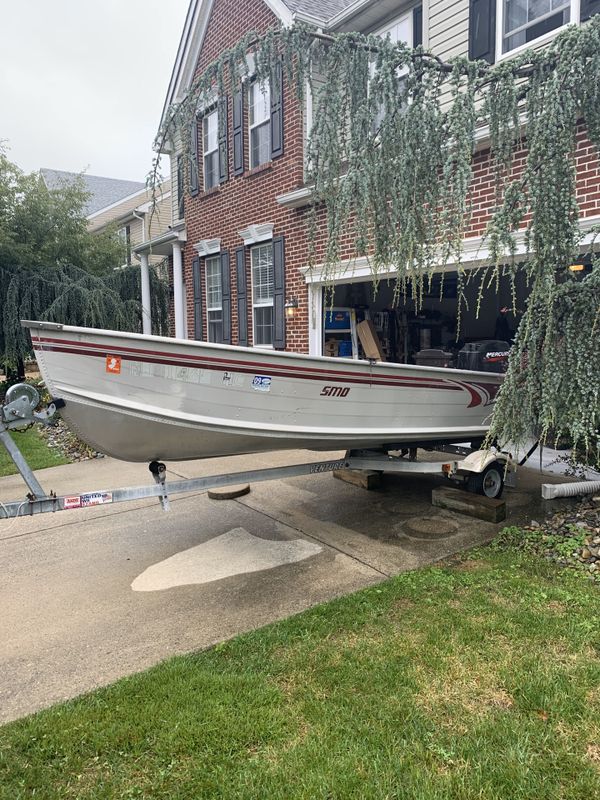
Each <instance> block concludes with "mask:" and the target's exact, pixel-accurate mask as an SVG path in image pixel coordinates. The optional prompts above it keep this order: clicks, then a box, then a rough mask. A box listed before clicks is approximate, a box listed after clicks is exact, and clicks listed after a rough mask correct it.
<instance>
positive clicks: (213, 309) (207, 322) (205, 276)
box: [204, 240, 223, 344]
mask: <svg viewBox="0 0 600 800" xmlns="http://www.w3.org/2000/svg"><path fill="white" fill-rule="evenodd" d="M219 241H220V240H219ZM210 259H214V260H215V261H216V260H217V259H218V275H219V283H220V284H221V305H220V306H213V307H212V308H211V307H209V305H208V269H207V266H208V261H209V260H210ZM220 269H221V260H220V258H219V256H218V255H215V254H214V253H213V254H211V255H209V256H207V258H206V260H205V262H204V283H205V287H206V291H205V296H206V299H205V302H204V306H205V309H206V339H207V341H209V342H211V343H212V344H219V342H213V341H212V339H211V338H210V312H211V311H220V312H221V325H222V324H223V283H222V279H221V274H220Z"/></svg>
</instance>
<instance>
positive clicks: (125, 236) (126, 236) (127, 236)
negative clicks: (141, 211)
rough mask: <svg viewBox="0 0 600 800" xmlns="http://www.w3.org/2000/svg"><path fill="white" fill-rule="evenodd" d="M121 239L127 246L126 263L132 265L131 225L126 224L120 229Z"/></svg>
mask: <svg viewBox="0 0 600 800" xmlns="http://www.w3.org/2000/svg"><path fill="white" fill-rule="evenodd" d="M118 236H119V239H120V240H121V243H122V244H123V245H124V247H125V253H126V256H125V263H126V265H127V266H128V267H130V266H131V226H130V225H125V226H124V227H123V228H119V231H118Z"/></svg>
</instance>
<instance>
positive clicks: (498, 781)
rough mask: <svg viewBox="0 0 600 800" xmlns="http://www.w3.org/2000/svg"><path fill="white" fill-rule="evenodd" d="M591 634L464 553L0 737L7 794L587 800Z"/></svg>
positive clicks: (504, 572) (574, 612) (537, 584)
mask: <svg viewBox="0 0 600 800" xmlns="http://www.w3.org/2000/svg"><path fill="white" fill-rule="evenodd" d="M599 620H600V592H599V591H598V588H597V587H595V586H594V585H592V584H591V583H590V582H589V581H587V580H586V579H585V578H582V577H580V576H577V575H573V574H570V573H568V572H567V571H565V570H563V571H562V572H561V571H560V570H559V569H558V568H556V567H554V566H552V565H550V564H548V563H546V562H545V561H543V560H541V559H539V558H536V557H532V556H529V555H525V554H521V553H518V552H516V551H511V550H509V551H506V552H502V551H496V550H494V549H491V548H486V549H482V550H478V551H472V552H471V553H469V554H467V555H466V556H465V559H464V560H462V561H461V560H456V561H455V562H452V563H450V564H446V565H442V566H437V567H433V568H429V569H426V570H423V571H418V572H412V573H406V574H404V575H401V576H400V577H398V578H394V579H392V580H390V581H387V582H386V583H383V584H380V585H378V586H377V587H373V588H370V589H368V590H366V591H362V592H359V593H357V594H354V595H352V596H350V597H345V598H342V599H339V600H336V601H334V602H332V603H328V604H326V605H322V606H319V607H316V608H314V609H312V610H310V611H308V612H305V613H302V614H300V615H298V616H296V617H294V618H292V619H289V620H286V621H284V622H281V623H278V624H275V625H270V626H268V627H266V628H263V629H261V630H258V631H255V632H253V633H250V634H247V635H244V636H240V637H237V638H236V639H233V640H231V641H229V642H227V643H225V644H222V645H219V646H217V647H215V648H213V649H212V650H209V651H206V652H202V653H198V654H196V655H193V656H188V657H179V658H175V659H173V660H170V661H168V662H165V663H164V664H162V665H160V666H158V667H156V668H153V669H151V670H149V671H148V672H145V673H143V674H141V675H137V676H134V677H132V678H128V679H125V680H122V681H120V682H118V683H117V684H115V685H113V686H111V687H109V688H106V689H102V690H100V691H98V692H95V693H93V694H90V695H87V696H85V697H82V698H80V699H78V700H75V701H72V702H70V703H67V704H63V705H60V706H56V707H54V708H52V709H50V710H48V711H45V712H42V713H40V714H37V715H35V716H32V717H29V718H27V719H24V720H20V721H18V722H15V723H12V724H10V725H8V726H6V727H4V728H2V729H0V796H1V797H2V798H10V799H11V800H16V798H31V797H36V798H189V800H198V799H199V798H235V799H236V800H238V799H240V800H243V799H245V798H248V800H250V799H252V800H257V799H261V800H262V798H264V799H265V800H271V798H281V799H282V800H284V799H285V800H288V799H289V798H307V800H309V799H310V800H312V799H313V798H323V800H325V798H328V799H333V798H336V799H338V798H339V799H340V800H342V799H344V798H373V799H374V800H383V798H414V799H415V800H430V799H431V800H434V799H435V800H441V799H442V798H447V799H448V800H462V799H463V798H479V799H481V798H498V800H515V799H516V798H523V800H525V798H526V799H527V800H549V799H550V798H556V800H558V799H559V798H561V800H565V799H566V798H581V800H593V798H598V797H600V630H599ZM198 624H199V625H201V624H202V609H198ZM90 658H93V653H90Z"/></svg>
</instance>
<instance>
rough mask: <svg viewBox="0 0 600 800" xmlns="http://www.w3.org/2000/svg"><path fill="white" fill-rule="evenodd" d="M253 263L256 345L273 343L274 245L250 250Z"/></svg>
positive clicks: (264, 245)
mask: <svg viewBox="0 0 600 800" xmlns="http://www.w3.org/2000/svg"><path fill="white" fill-rule="evenodd" d="M250 255H251V263H252V322H253V332H254V335H253V338H254V344H255V345H259V346H260V345H263V346H264V345H272V344H273V289H274V286H273V245H272V244H270V243H269V244H261V245H257V246H256V247H253V248H252V249H251V251H250Z"/></svg>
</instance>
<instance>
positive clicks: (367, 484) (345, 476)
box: [333, 469, 381, 489]
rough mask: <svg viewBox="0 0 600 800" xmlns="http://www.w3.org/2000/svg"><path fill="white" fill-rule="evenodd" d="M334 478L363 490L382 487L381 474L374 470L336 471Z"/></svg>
mask: <svg viewBox="0 0 600 800" xmlns="http://www.w3.org/2000/svg"><path fill="white" fill-rule="evenodd" d="M333 477H334V478H337V479H338V481H345V482H346V483H352V484H353V485H354V486H360V487H361V489H378V488H379V486H380V485H381V472H377V471H375V470H372V469H336V470H334V471H333Z"/></svg>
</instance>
